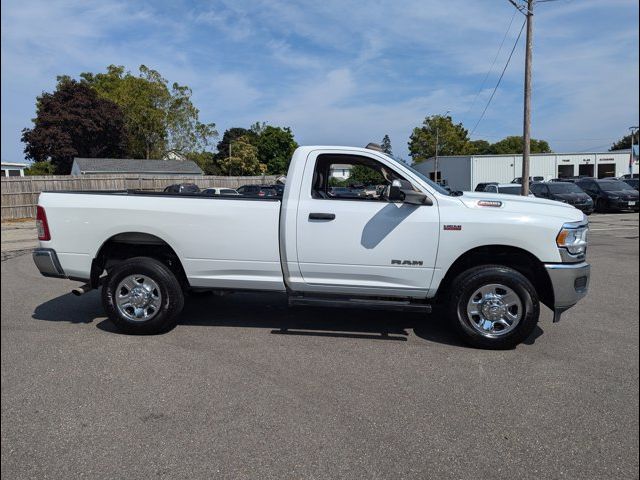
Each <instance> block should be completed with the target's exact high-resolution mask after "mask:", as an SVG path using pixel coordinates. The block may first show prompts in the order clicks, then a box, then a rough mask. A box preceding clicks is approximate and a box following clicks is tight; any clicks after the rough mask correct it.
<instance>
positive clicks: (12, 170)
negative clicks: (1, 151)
mask: <svg viewBox="0 0 640 480" xmlns="http://www.w3.org/2000/svg"><path fill="white" fill-rule="evenodd" d="M25 168H27V165H26V164H24V163H13V162H2V174H1V175H0V176H2V177H24V169H25Z"/></svg>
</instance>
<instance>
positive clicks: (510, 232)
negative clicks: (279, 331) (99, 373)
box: [33, 146, 590, 349]
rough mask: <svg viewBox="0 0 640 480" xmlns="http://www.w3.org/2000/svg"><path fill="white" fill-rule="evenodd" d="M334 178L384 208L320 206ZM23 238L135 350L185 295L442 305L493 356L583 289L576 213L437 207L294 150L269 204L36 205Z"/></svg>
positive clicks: (432, 195) (47, 200) (53, 197)
mask: <svg viewBox="0 0 640 480" xmlns="http://www.w3.org/2000/svg"><path fill="white" fill-rule="evenodd" d="M334 165H351V166H352V167H355V166H362V167H363V168H367V169H371V170H373V171H374V172H376V173H379V174H381V175H382V176H383V177H384V179H385V183H386V187H385V189H384V191H383V195H382V196H381V197H380V198H379V199H377V200H370V199H366V198H355V199H354V198H341V197H338V196H336V197H331V196H328V195H327V192H328V191H329V187H330V185H329V180H330V179H331V176H330V174H329V172H331V171H332V170H333V169H334V167H333V166H334ZM513 187H514V188H518V187H517V186H513ZM272 190H273V189H272ZM36 225H37V230H38V238H39V240H40V244H39V247H38V248H37V249H36V250H35V251H34V253H33V258H34V262H35V264H36V266H37V268H38V269H39V270H40V272H41V273H42V274H43V275H45V276H48V277H59V278H69V279H72V280H76V281H81V282H86V284H85V285H82V286H81V287H79V288H77V289H75V292H76V294H83V293H84V292H87V291H90V290H91V289H94V288H98V287H100V288H102V304H103V306H104V308H105V310H106V312H107V315H108V317H109V319H110V320H111V321H112V322H113V323H114V325H115V326H116V327H117V328H118V329H119V330H121V331H125V332H130V333H137V334H153V333H161V332H165V331H167V330H168V329H171V328H173V327H174V326H175V325H176V323H177V319H178V315H179V313H180V311H181V310H182V307H183V305H184V302H185V297H184V292H185V290H189V289H194V290H198V291H200V290H213V291H224V292H229V291H234V290H244V291H246V290H255V291H271V292H277V293H279V294H282V295H287V296H288V300H289V302H290V304H293V305H316V306H323V307H329V306H343V307H344V306H358V307H360V308H362V307H367V306H368V307H372V308H378V309H379V308H393V309H399V310H404V311H413V312H422V313H423V314H426V313H428V312H429V311H431V309H432V308H433V307H434V306H438V305H441V306H442V308H443V309H442V311H443V312H446V313H445V314H446V316H447V317H448V319H449V321H450V322H451V325H452V327H453V328H455V329H456V331H457V332H458V333H459V334H460V336H461V337H462V338H463V339H464V340H465V341H467V342H468V343H470V344H472V345H474V346H477V347H482V348H500V349H503V348H512V347H514V346H515V345H517V344H518V343H520V342H522V341H523V340H525V339H526V338H528V337H529V336H530V335H531V333H532V332H533V331H534V328H535V327H536V324H537V322H538V319H539V316H540V304H544V305H547V306H548V307H549V308H551V309H552V310H553V315H554V317H553V318H554V321H558V320H559V319H560V316H561V314H562V312H564V311H565V310H567V309H568V308H570V307H572V306H573V305H575V304H576V303H577V302H578V301H579V300H580V299H581V298H583V297H584V296H585V295H586V294H587V290H588V287H589V277H590V266H589V264H588V263H586V252H587V247H588V235H587V233H588V222H587V220H586V217H585V216H584V214H583V213H582V212H580V211H578V210H576V209H575V208H573V207H571V206H570V205H565V204H562V203H559V202H553V201H549V200H544V199H540V198H526V197H525V198H523V197H519V196H515V195H512V196H506V195H505V196H496V195H494V194H488V193H471V192H467V193H464V194H457V195H455V196H454V195H450V194H449V193H448V192H447V191H446V190H444V189H443V188H441V187H440V186H439V185H437V184H435V183H433V182H432V181H431V180H429V179H428V178H427V177H425V176H424V175H423V174H421V173H420V172H418V171H416V170H414V169H413V168H412V167H410V166H409V165H406V164H404V163H401V162H398V161H397V160H394V159H393V158H390V157H389V156H387V155H385V154H383V153H381V152H377V151H374V150H370V149H366V148H351V147H321V146H312V147H300V148H298V149H296V151H295V152H294V154H293V158H292V159H291V163H290V166H289V171H288V173H287V184H286V187H285V195H284V196H283V197H272V198H266V197H258V196H255V195H252V196H249V195H246V196H242V195H241V196H237V197H233V198H225V199H222V198H221V197H217V196H205V195H190V196H186V195H184V196H180V195H164V196H162V195H157V194H154V193H151V192H140V191H124V192H123V191H113V192H43V193H41V194H40V197H39V200H38V206H37V220H36ZM216 310H217V309H216V308H215V306H212V307H211V310H210V311H211V315H212V321H213V319H214V318H215V315H216ZM363 318H364V319H365V320H363V321H366V317H364V316H363ZM426 320H427V318H426V317H425V321H426ZM576 320H580V319H579V318H576ZM576 328H581V325H580V323H579V322H578V323H577V325H576Z"/></svg>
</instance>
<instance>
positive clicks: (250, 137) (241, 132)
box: [216, 127, 258, 162]
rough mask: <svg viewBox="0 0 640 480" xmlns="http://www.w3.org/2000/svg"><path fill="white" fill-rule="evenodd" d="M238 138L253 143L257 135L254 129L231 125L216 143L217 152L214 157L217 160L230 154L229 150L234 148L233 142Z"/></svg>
mask: <svg viewBox="0 0 640 480" xmlns="http://www.w3.org/2000/svg"><path fill="white" fill-rule="evenodd" d="M239 139H243V141H245V142H248V143H250V144H252V145H255V144H256V142H257V139H258V135H257V134H256V133H255V132H254V131H252V130H248V129H246V128H242V127H232V128H229V129H227V130H225V132H224V133H223V134H222V138H221V139H220V141H219V142H218V145H217V150H218V153H216V159H217V160H218V162H220V161H222V160H223V159H225V158H228V157H229V156H230V153H229V152H230V150H233V149H234V148H235V146H234V144H235V142H237V141H238V140H239Z"/></svg>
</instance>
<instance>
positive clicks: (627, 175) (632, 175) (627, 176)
mask: <svg viewBox="0 0 640 480" xmlns="http://www.w3.org/2000/svg"><path fill="white" fill-rule="evenodd" d="M634 178H635V179H638V178H640V175H639V174H637V173H625V174H624V175H622V176H621V177H620V180H629V179H634Z"/></svg>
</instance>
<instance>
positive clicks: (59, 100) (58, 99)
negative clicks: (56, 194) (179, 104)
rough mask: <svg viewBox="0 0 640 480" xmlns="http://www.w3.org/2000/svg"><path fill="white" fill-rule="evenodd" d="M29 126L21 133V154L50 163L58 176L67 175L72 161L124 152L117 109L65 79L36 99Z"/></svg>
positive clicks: (122, 117)
mask: <svg viewBox="0 0 640 480" xmlns="http://www.w3.org/2000/svg"><path fill="white" fill-rule="evenodd" d="M33 123H34V126H33V128H25V129H24V130H22V141H23V142H24V143H25V145H26V146H25V149H24V153H25V155H26V157H27V158H28V159H31V160H34V161H35V162H46V161H50V162H51V164H52V165H53V166H54V168H55V173H56V174H58V175H66V174H69V173H70V172H71V165H72V163H73V158H74V157H86V158H109V157H110V158H122V156H123V155H125V152H126V142H127V136H126V132H125V127H124V116H123V114H122V111H121V109H120V107H118V105H116V104H115V103H113V102H112V101H110V100H107V99H105V98H102V97H100V96H98V94H97V93H96V92H95V90H93V89H92V88H91V87H90V86H88V85H85V84H83V83H79V82H76V81H75V80H72V79H69V78H68V77H61V78H59V81H58V85H57V87H56V90H55V91H54V92H53V93H47V92H44V93H43V94H42V95H41V96H39V97H38V98H37V100H36V118H34V119H33Z"/></svg>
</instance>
